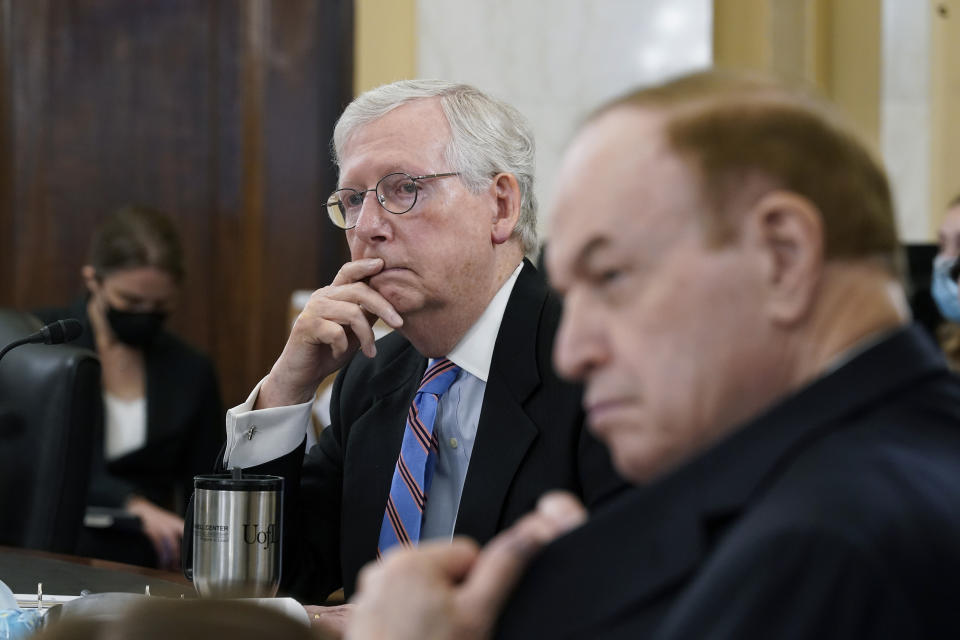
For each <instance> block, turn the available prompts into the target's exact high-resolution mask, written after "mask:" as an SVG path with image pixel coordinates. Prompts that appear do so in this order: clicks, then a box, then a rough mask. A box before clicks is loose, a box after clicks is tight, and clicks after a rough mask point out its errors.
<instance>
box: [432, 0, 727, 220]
mask: <svg viewBox="0 0 960 640" xmlns="http://www.w3.org/2000/svg"><path fill="white" fill-rule="evenodd" d="M417 14H418V15H417V30H418V38H417V41H418V51H417V75H418V76H420V77H425V78H429V77H434V78H442V79H446V80H451V81H457V82H466V83H469V84H474V85H476V86H478V87H480V88H481V89H484V90H485V91H488V92H490V93H492V94H493V95H496V96H497V97H499V98H502V99H503V100H506V101H507V102H510V103H511V104H513V105H514V106H516V107H517V108H518V109H520V111H522V112H523V113H524V114H525V115H526V116H527V117H528V118H529V119H530V121H531V123H532V125H533V128H534V132H535V134H536V138H537V180H538V185H537V196H538V198H539V200H540V205H541V209H540V211H541V216H540V220H541V225H543V223H544V221H545V220H546V218H547V216H548V215H549V209H550V202H551V199H550V194H551V193H552V191H553V183H554V176H555V174H556V171H557V168H558V166H557V165H558V162H559V159H560V156H561V154H562V151H563V148H564V146H565V145H566V143H567V141H568V140H569V139H570V136H571V135H572V133H573V131H574V130H575V128H576V125H577V123H578V122H579V121H580V120H581V119H582V118H583V117H584V116H585V115H586V114H587V113H589V112H590V110H592V109H593V108H594V107H596V106H597V105H598V104H600V103H601V102H603V101H604V100H606V99H608V98H610V97H613V96H615V95H617V94H619V93H623V92H624V91H626V90H627V89H629V88H632V87H635V86H637V85H639V84H644V83H650V82H653V81H657V80H660V79H663V78H666V77H668V76H671V75H676V74H678V73H681V72H684V71H688V70H692V69H697V68H701V67H706V66H708V65H709V64H710V60H711V33H712V27H711V25H712V2H711V0H642V1H638V0H593V1H590V2H588V1H586V0H549V1H545V0H483V1H482V2H478V1H477V0H418V1H417Z"/></svg>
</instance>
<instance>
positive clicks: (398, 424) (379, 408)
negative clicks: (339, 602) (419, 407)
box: [343, 346, 427, 569]
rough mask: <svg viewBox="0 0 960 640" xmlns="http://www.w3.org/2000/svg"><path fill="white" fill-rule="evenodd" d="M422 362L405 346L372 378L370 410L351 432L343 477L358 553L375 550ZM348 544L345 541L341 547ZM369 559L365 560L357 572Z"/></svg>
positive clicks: (346, 514) (346, 512) (347, 517)
mask: <svg viewBox="0 0 960 640" xmlns="http://www.w3.org/2000/svg"><path fill="white" fill-rule="evenodd" d="M426 362H427V361H426V358H424V357H423V356H421V355H420V354H419V353H417V351H416V350H415V349H414V348H413V347H412V346H408V347H407V348H406V349H404V350H403V351H402V352H401V353H400V354H399V355H398V356H397V358H395V359H394V360H393V361H391V362H390V363H387V364H386V365H385V366H384V368H383V369H381V371H380V372H378V373H376V374H374V375H373V376H372V377H371V378H370V382H369V386H370V389H371V392H372V396H373V402H372V404H371V405H370V407H369V408H368V409H367V410H366V411H364V412H363V414H361V415H360V416H359V417H358V418H357V419H356V421H354V424H353V426H352V427H351V435H350V437H349V439H348V441H347V451H345V452H344V453H345V459H347V460H350V461H351V462H350V467H349V474H348V475H347V477H346V478H345V485H344V495H345V496H349V500H345V501H344V507H343V508H344V519H345V521H347V522H350V523H355V524H351V525H350V527H349V530H350V531H353V532H355V533H354V534H353V536H351V537H354V536H355V543H356V544H355V545H354V549H357V550H358V553H364V550H367V551H369V550H371V549H373V550H375V549H376V548H377V542H378V539H379V537H380V524H381V522H382V520H383V509H384V505H386V503H387V496H388V495H389V494H390V483H391V481H392V479H393V470H394V467H395V466H396V464H397V452H399V451H400V445H401V443H402V442H403V431H404V428H405V425H406V418H407V410H408V409H409V407H410V403H411V402H412V401H413V396H414V394H415V393H416V391H417V386H418V385H419V382H420V378H421V377H422V376H423V372H424V370H425V369H426ZM344 544H345V545H346V544H347V543H346V542H345V543H344ZM368 559H369V557H366V556H365V557H364V558H362V559H361V562H360V563H359V564H358V565H357V568H358V569H359V567H360V566H361V565H362V563H363V562H365V561H366V560H368Z"/></svg>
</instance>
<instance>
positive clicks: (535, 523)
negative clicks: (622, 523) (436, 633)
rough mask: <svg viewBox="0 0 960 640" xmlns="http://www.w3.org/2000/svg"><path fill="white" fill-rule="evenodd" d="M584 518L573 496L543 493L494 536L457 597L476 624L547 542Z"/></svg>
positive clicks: (491, 614)
mask: <svg viewBox="0 0 960 640" xmlns="http://www.w3.org/2000/svg"><path fill="white" fill-rule="evenodd" d="M585 520H586V509H584V508H583V505H582V504H580V502H579V501H578V500H577V499H576V498H574V497H573V496H572V495H570V494H568V493H563V492H552V493H548V494H546V495H545V496H544V497H543V498H541V499H540V501H539V502H538V503H537V508H536V510H535V511H533V512H532V513H530V514H528V515H526V516H524V517H523V518H521V519H520V520H519V521H517V523H516V524H514V525H513V526H512V527H510V528H509V529H507V530H506V531H504V532H503V533H501V534H499V535H498V536H496V537H495V538H494V539H493V540H492V541H490V543H489V544H488V545H487V546H486V547H484V548H483V550H482V551H481V552H480V554H479V556H478V557H477V559H476V561H475V562H474V563H473V567H472V570H471V572H470V576H469V578H468V579H467V581H466V582H465V583H464V585H463V588H462V589H461V591H460V593H459V594H458V597H459V599H460V601H461V606H462V607H464V609H465V610H467V611H473V612H475V614H476V616H477V618H476V620H477V621H478V623H479V624H488V623H490V622H492V621H493V620H494V619H495V618H496V616H497V615H498V614H499V611H500V608H501V607H502V606H503V602H504V600H505V599H506V598H507V596H508V595H509V594H510V592H511V591H512V590H513V587H514V586H515V585H516V583H517V581H518V580H519V579H520V576H521V575H522V574H523V571H524V569H525V568H526V566H527V564H529V562H530V560H531V559H532V558H533V556H534V555H536V553H537V552H538V551H539V550H540V549H541V548H543V546H545V545H546V544H548V543H550V542H551V541H553V540H555V539H556V538H558V537H560V536H561V535H563V534H564V533H566V532H568V531H570V530H571V529H574V528H576V527H578V526H580V525H581V524H583V522H584V521H585Z"/></svg>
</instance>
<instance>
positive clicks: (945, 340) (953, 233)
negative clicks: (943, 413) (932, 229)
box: [930, 195, 960, 369]
mask: <svg viewBox="0 0 960 640" xmlns="http://www.w3.org/2000/svg"><path fill="white" fill-rule="evenodd" d="M937 248H938V251H937V256H936V257H935V258H934V260H933V275H932V276H931V280H930V296H931V297H932V298H933V301H934V303H935V304H936V307H937V310H938V311H939V312H940V316H941V317H942V318H943V319H944V320H946V322H942V323H940V324H939V325H938V326H937V327H936V339H937V342H939V343H940V348H941V349H943V352H944V354H945V355H946V357H947V361H948V362H949V363H950V366H951V367H953V368H954V369H960V288H958V286H957V279H956V278H955V277H953V276H952V275H951V270H952V268H953V267H954V266H955V265H956V263H957V257H958V256H960V195H958V196H957V197H955V198H954V199H953V200H951V201H950V204H949V205H947V211H946V213H944V215H943V220H941V221H940V229H939V231H938V232H937Z"/></svg>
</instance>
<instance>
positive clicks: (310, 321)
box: [297, 299, 377, 358]
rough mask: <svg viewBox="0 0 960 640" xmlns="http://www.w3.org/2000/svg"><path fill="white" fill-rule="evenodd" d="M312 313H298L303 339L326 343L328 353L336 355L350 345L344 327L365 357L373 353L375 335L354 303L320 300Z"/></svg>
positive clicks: (338, 355) (364, 315)
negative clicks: (305, 336)
mask: <svg viewBox="0 0 960 640" xmlns="http://www.w3.org/2000/svg"><path fill="white" fill-rule="evenodd" d="M316 306H317V308H316V309H315V310H314V312H313V313H311V314H308V315H301V317H300V318H298V320H297V322H298V323H299V324H300V327H299V329H300V330H301V331H304V330H305V331H306V335H307V338H306V339H307V340H309V341H310V342H315V343H319V344H326V345H329V346H330V350H331V353H332V354H333V356H334V357H335V358H339V357H340V356H342V355H343V354H344V353H346V351H347V350H348V349H349V348H350V344H349V343H350V336H349V335H347V329H346V328H349V331H350V333H352V334H353V336H354V337H356V339H357V342H358V343H359V345H360V348H361V350H363V352H364V353H365V354H366V355H367V356H368V357H371V358H372V357H373V356H375V355H376V353H377V350H376V346H375V344H374V343H375V342H376V337H375V336H374V334H373V328H372V327H371V323H370V321H369V320H368V318H367V314H366V313H365V312H364V310H363V309H362V308H361V307H360V305H358V304H356V303H354V302H346V301H343V300H331V299H327V300H324V301H323V302H322V303H318V304H317V305H316Z"/></svg>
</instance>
